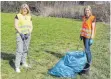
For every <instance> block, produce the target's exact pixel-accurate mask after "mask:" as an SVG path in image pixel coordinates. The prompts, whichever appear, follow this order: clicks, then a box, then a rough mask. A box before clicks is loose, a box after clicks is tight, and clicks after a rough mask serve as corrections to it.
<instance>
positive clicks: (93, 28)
mask: <svg viewBox="0 0 111 79" xmlns="http://www.w3.org/2000/svg"><path fill="white" fill-rule="evenodd" d="M95 28H96V22H93V23H92V35H91V38H92V39H93V38H94V36H95Z"/></svg>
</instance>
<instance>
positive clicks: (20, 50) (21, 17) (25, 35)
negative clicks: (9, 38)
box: [15, 4, 33, 73]
mask: <svg viewBox="0 0 111 79" xmlns="http://www.w3.org/2000/svg"><path fill="white" fill-rule="evenodd" d="M15 29H16V34H17V37H16V42H17V50H16V58H15V71H16V72H18V73H19V72H20V63H22V64H23V66H24V67H28V64H27V62H26V58H27V50H28V47H29V43H30V39H31V32H32V29H33V25H32V19H31V15H30V9H29V6H28V5H27V4H22V5H21V8H20V12H19V13H18V14H17V15H16V16H15Z"/></svg>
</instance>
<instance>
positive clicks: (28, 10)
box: [19, 4, 30, 15]
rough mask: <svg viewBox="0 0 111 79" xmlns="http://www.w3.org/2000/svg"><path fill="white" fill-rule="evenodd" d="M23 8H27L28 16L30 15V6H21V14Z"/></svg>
mask: <svg viewBox="0 0 111 79" xmlns="http://www.w3.org/2000/svg"><path fill="white" fill-rule="evenodd" d="M23 8H26V9H27V15H30V9H29V6H28V5H27V4H22V5H21V7H20V12H19V13H21V14H22V13H23Z"/></svg>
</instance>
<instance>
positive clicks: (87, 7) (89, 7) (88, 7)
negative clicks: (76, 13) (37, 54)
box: [84, 6, 92, 16]
mask: <svg viewBox="0 0 111 79" xmlns="http://www.w3.org/2000/svg"><path fill="white" fill-rule="evenodd" d="M86 9H89V10H90V11H91V15H92V9H91V6H86V7H85V8H84V16H86V13H85V10H86Z"/></svg>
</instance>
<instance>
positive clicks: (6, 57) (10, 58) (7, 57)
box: [1, 52, 15, 69]
mask: <svg viewBox="0 0 111 79" xmlns="http://www.w3.org/2000/svg"><path fill="white" fill-rule="evenodd" d="M1 59H2V60H8V61H9V64H10V66H11V67H12V68H13V69H14V68H15V65H14V59H15V55H14V54H10V53H6V52H1Z"/></svg>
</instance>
